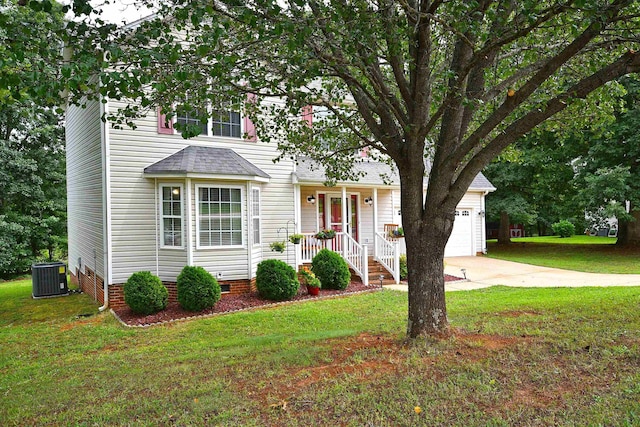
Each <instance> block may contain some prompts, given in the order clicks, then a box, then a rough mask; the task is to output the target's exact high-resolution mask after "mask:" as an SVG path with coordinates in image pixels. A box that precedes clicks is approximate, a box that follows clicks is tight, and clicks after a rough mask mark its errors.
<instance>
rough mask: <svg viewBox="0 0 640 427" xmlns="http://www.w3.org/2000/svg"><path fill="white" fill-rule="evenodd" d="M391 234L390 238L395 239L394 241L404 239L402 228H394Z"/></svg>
mask: <svg viewBox="0 0 640 427" xmlns="http://www.w3.org/2000/svg"><path fill="white" fill-rule="evenodd" d="M392 233H393V236H392V237H395V238H396V239H397V238H399V237H404V229H403V228H402V227H398V228H396V229H395V230H393V231H392Z"/></svg>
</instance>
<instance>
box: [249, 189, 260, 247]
mask: <svg viewBox="0 0 640 427" xmlns="http://www.w3.org/2000/svg"><path fill="white" fill-rule="evenodd" d="M251 196H252V197H251V221H252V225H253V244H254V245H259V244H260V243H261V240H260V189H259V188H253V189H252V190H251Z"/></svg>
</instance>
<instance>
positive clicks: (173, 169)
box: [144, 145, 270, 179]
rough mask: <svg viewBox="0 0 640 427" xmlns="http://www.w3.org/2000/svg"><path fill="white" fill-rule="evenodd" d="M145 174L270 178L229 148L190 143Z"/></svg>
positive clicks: (146, 170) (150, 167)
mask: <svg viewBox="0 0 640 427" xmlns="http://www.w3.org/2000/svg"><path fill="white" fill-rule="evenodd" d="M144 173H145V174H161V175H186V174H207V175H232V176H245V177H246V176H253V177H260V178H267V179H268V178H270V176H269V175H268V174H267V173H266V172H264V171H263V170H262V169H260V168H258V167H257V166H256V165H254V164H253V163H251V162H249V161H247V160H246V159H245V158H244V157H242V156H240V155H239V154H237V153H236V152H235V151H233V150H231V149H228V148H214V147H196V146H193V145H190V146H188V147H186V148H184V149H182V150H180V151H178V152H177V153H175V154H172V155H170V156H169V157H165V158H164V159H162V160H160V161H159V162H156V163H154V164H152V165H150V166H147V167H146V168H144Z"/></svg>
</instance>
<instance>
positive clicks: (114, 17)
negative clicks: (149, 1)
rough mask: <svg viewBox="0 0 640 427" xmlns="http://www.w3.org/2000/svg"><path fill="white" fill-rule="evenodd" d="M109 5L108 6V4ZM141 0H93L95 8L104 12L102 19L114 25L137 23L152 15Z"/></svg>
mask: <svg viewBox="0 0 640 427" xmlns="http://www.w3.org/2000/svg"><path fill="white" fill-rule="evenodd" d="M70 1H71V0H63V1H62V3H63V4H69V3H70ZM107 3H108V4H107ZM140 3H141V2H140V1H139V0H93V1H91V4H92V5H93V7H94V8H99V9H101V10H102V15H101V18H102V19H103V20H104V21H107V22H110V23H113V24H122V23H123V22H124V23H129V22H133V21H136V20H138V19H140V18H144V17H145V16H148V15H150V14H151V13H152V12H151V9H148V8H146V7H141V6H139V5H140Z"/></svg>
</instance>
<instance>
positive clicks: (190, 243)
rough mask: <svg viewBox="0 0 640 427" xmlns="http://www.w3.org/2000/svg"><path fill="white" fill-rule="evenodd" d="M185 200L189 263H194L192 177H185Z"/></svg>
mask: <svg viewBox="0 0 640 427" xmlns="http://www.w3.org/2000/svg"><path fill="white" fill-rule="evenodd" d="M184 186H185V189H184V192H185V202H186V205H187V229H186V234H187V235H186V239H185V240H186V243H187V265H193V235H192V234H191V230H193V213H192V210H191V203H193V202H192V201H191V178H187V179H185V183H184Z"/></svg>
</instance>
